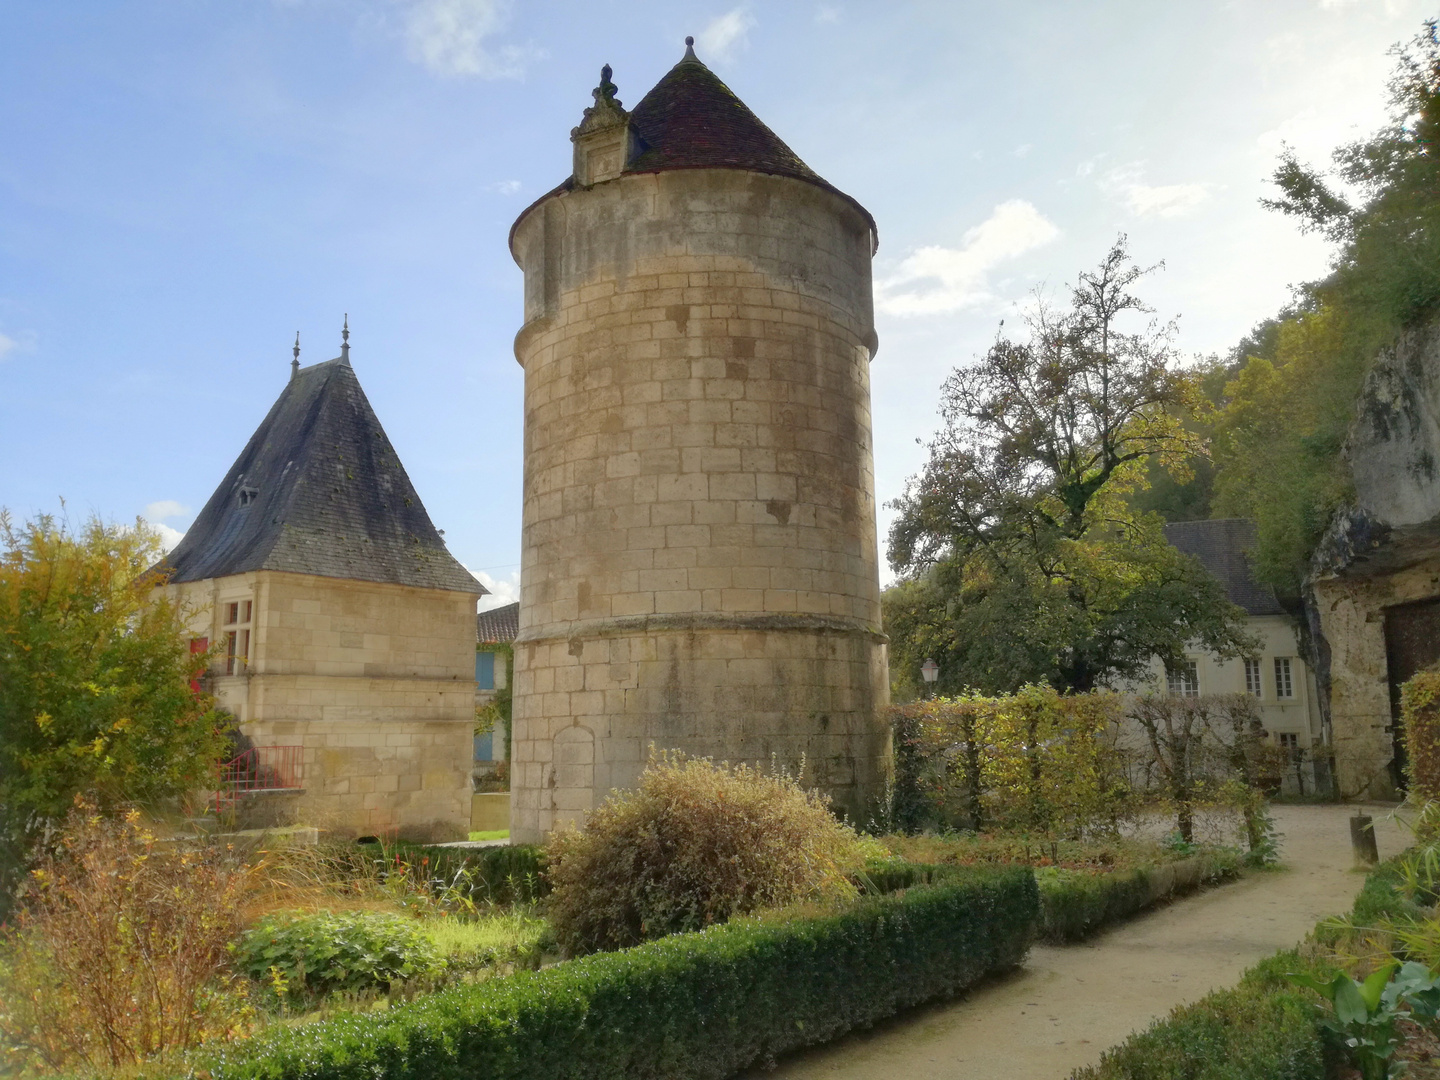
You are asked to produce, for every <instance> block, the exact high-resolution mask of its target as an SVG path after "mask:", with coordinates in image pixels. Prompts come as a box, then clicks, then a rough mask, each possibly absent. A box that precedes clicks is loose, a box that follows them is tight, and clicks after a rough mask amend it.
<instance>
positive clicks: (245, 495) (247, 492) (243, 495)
mask: <svg viewBox="0 0 1440 1080" xmlns="http://www.w3.org/2000/svg"><path fill="white" fill-rule="evenodd" d="M259 497H260V492H258V491H256V490H255V489H254V488H253V487H242V488H241V489H240V496H239V498H240V505H241V506H249V505H250V504H251V503H253V502H254V501H255V500H256V499H258V498H259Z"/></svg>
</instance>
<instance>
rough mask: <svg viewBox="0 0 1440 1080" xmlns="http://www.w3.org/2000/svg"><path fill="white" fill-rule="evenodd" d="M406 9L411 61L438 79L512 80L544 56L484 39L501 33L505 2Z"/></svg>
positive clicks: (422, 1)
mask: <svg viewBox="0 0 1440 1080" xmlns="http://www.w3.org/2000/svg"><path fill="white" fill-rule="evenodd" d="M406 8H407V10H406V14H405V37H406V39H407V41H408V42H409V47H410V56H411V58H412V59H414V60H418V61H419V62H420V63H422V64H424V65H425V66H426V67H428V68H429V69H430V70H431V71H435V72H438V73H439V74H441V75H478V76H480V77H481V78H483V79H514V78H519V77H520V76H521V75H523V74H524V73H525V65H526V64H527V63H528V62H529V61H531V60H534V59H537V58H539V57H541V56H543V55H544V54H543V53H541V52H539V51H538V50H535V49H531V48H526V47H521V46H518V45H502V46H499V47H495V46H493V45H492V44H490V43H489V42H488V41H487V40H486V39H487V38H491V37H494V36H495V35H496V34H497V33H499V32H500V31H501V30H502V29H504V27H505V24H506V22H507V21H508V19H509V15H510V4H509V0H407V2H406Z"/></svg>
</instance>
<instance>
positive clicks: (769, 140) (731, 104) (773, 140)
mask: <svg viewBox="0 0 1440 1080" xmlns="http://www.w3.org/2000/svg"><path fill="white" fill-rule="evenodd" d="M630 124H631V127H632V128H633V129H634V130H635V133H636V134H637V135H639V136H640V153H639V154H637V155H636V156H635V157H634V158H633V159H632V160H631V161H630V162H629V163H628V164H627V165H626V166H625V171H626V172H663V171H665V170H667V169H749V170H750V171H752V172H763V173H773V174H775V175H777V176H793V177H795V178H796V179H797V180H808V181H809V182H810V183H812V184H820V185H822V186H825V187H829V186H830V185H828V184H826V183H825V181H824V180H822V179H821V178H820V177H819V175H818V174H817V173H816V172H815V171H814V170H813V169H811V168H810V166H808V165H806V164H805V162H803V161H801V160H800V157H799V155H798V154H796V153H795V151H794V150H791V149H790V147H788V146H786V145H785V143H784V142H783V141H781V139H780V136H778V135H776V134H775V133H774V132H773V131H771V130H770V129H769V128H768V127H766V126H765V123H764V121H762V120H761V119H760V118H759V117H758V116H756V115H755V114H754V113H753V112H751V111H750V109H749V107H748V106H747V105H746V104H745V103H744V102H743V101H741V100H740V99H739V98H738V97H736V96H735V92H734V91H733V90H731V89H730V88H729V87H728V86H726V85H725V84H724V83H723V82H721V81H720V78H719V76H717V75H716V74H715V73H714V72H713V71H711V70H710V69H709V68H708V67H706V66H705V65H704V64H702V63H701V62H700V60H699V59H698V58H697V57H696V56H695V54H694V53H693V52H689V51H687V52H686V54H685V59H683V60H681V61H680V62H679V63H678V64H676V65H675V66H674V67H673V68H671V69H670V71H669V72H668V73H667V74H666V75H665V77H664V78H663V79H661V80H660V81H659V82H658V83H656V84H655V87H654V89H652V90H651V91H650V92H649V93H648V94H646V95H645V96H644V97H643V98H641V99H640V104H638V105H636V106H635V108H634V110H633V111H632V112H631V113H630Z"/></svg>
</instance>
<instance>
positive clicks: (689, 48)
mask: <svg viewBox="0 0 1440 1080" xmlns="http://www.w3.org/2000/svg"><path fill="white" fill-rule="evenodd" d="M685 59H686V60H698V59H700V58H699V57H698V56H696V55H695V39H694V38H693V37H687V38H686V39H685Z"/></svg>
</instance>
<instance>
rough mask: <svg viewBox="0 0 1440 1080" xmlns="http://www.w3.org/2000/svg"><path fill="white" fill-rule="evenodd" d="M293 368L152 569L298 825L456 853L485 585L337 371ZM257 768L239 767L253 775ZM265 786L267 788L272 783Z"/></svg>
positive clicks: (344, 368)
mask: <svg viewBox="0 0 1440 1080" xmlns="http://www.w3.org/2000/svg"><path fill="white" fill-rule="evenodd" d="M344 340H345V344H344V345H343V346H342V348H341V351H340V356H339V357H337V358H336V359H334V360H330V361H327V362H325V363H321V364H315V365H313V366H310V367H303V368H302V367H300V363H299V353H300V350H299V345H298V342H297V345H296V348H295V361H294V363H293V364H292V367H291V375H290V381H289V383H288V384H287V385H286V386H285V389H284V390H283V391H282V392H281V394H280V397H279V399H278V400H277V401H276V402H275V404H274V406H273V407H272V408H271V409H270V412H269V413H268V415H266V417H265V419H264V420H263V421H261V423H260V426H259V427H258V428H257V429H256V430H255V434H254V435H252V436H251V438H250V441H249V443H248V444H246V446H245V449H244V450H243V451H242V452H241V454H240V456H239V457H238V458H237V459H236V460H235V463H234V464H233V465H232V466H231V467H230V470H229V472H228V473H227V474H226V476H225V479H224V480H223V481H221V483H220V486H219V487H218V488H217V489H216V490H215V493H214V494H213V495H212V496H211V497H210V500H209V501H208V502H207V503H206V504H205V508H204V509H203V510H201V512H200V514H199V516H198V517H197V518H196V519H195V523H194V524H193V525H192V526H191V527H190V530H189V531H188V532H187V533H186V534H185V537H184V539H183V540H181V542H180V543H179V544H178V545H177V546H176V548H175V549H174V550H173V551H172V552H171V553H170V554H169V556H168V557H167V558H166V560H165V563H164V564H163V565H164V567H165V568H166V569H168V571H169V573H170V577H169V584H168V585H166V586H165V587H166V588H168V589H169V590H171V591H172V592H173V593H175V594H176V595H177V596H178V598H179V599H180V600H181V601H182V602H183V603H184V604H185V605H187V607H188V608H189V610H190V611H191V613H192V614H191V618H190V628H191V633H192V634H193V635H194V637H195V644H196V647H197V648H203V647H205V646H208V645H209V643H211V642H219V643H223V650H222V655H221V657H220V660H219V662H218V664H217V665H216V666H215V667H213V668H212V669H211V671H210V673H209V680H210V685H211V687H212V689H213V691H214V693H215V695H216V697H217V698H218V699H219V701H220V704H221V705H223V706H224V707H225V708H227V709H228V710H229V711H230V712H231V713H233V714H234V716H235V718H236V720H237V721H238V722H239V727H240V731H241V732H242V733H243V735H244V737H245V739H246V740H247V741H248V743H250V744H252V745H253V747H254V748H255V754H256V756H257V761H258V762H259V766H258V767H259V768H260V769H263V770H271V772H272V773H273V772H275V771H278V772H281V773H283V774H284V775H283V776H281V777H279V779H278V780H276V782H275V783H272V784H271V785H270V786H283V787H287V788H290V789H292V790H294V791H295V801H298V805H297V806H295V807H294V808H293V809H294V812H295V814H296V815H297V816H299V817H300V818H303V820H304V821H305V823H306V824H312V825H319V826H322V827H325V828H330V829H334V830H336V831H339V832H341V833H348V834H351V835H357V834H377V835H379V834H391V835H397V834H398V835H399V836H401V837H406V838H413V839H425V840H454V839H464V837H465V834H466V831H467V828H468V824H469V818H470V771H471V759H472V756H473V752H472V748H471V736H472V731H473V728H474V715H475V604H476V601H477V599H478V598H479V597H480V595H482V594H483V593H484V592H485V589H484V588H483V586H481V585H480V584H479V582H477V581H476V580H475V578H474V577H473V576H472V575H471V574H470V573H469V571H467V570H466V569H465V568H464V567H463V566H461V565H460V563H459V562H458V561H456V559H455V558H454V557H453V556H452V555H451V554H450V552H449V551H448V550H446V547H445V542H444V540H443V539H442V538H441V534H440V533H439V532H438V531H437V530H436V528H435V526H434V525H433V524H432V523H431V521H430V517H429V515H428V514H427V513H426V512H425V507H424V505H423V504H422V503H421V501H420V496H419V494H417V493H416V491H415V488H414V486H413V485H412V484H411V482H410V478H409V476H407V475H406V473H405V468H404V466H403V465H402V464H401V463H400V459H399V458H398V457H397V456H396V454H395V448H394V447H393V446H392V445H391V444H390V440H389V439H388V438H387V437H386V435H385V430H384V428H382V427H381V426H380V421H379V420H378V419H377V418H376V416H375V412H374V410H373V409H372V408H371V406H370V402H369V401H368V400H367V398H366V397H365V392H364V391H363V390H362V389H361V388H360V382H359V380H358V379H357V378H356V376H355V371H354V369H353V368H352V367H351V365H350V355H349V354H350V347H349V330H348V325H347V329H346V331H345V334H344ZM252 771H254V770H252ZM271 779H272V780H274V779H275V778H274V777H273V776H272V777H271Z"/></svg>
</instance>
